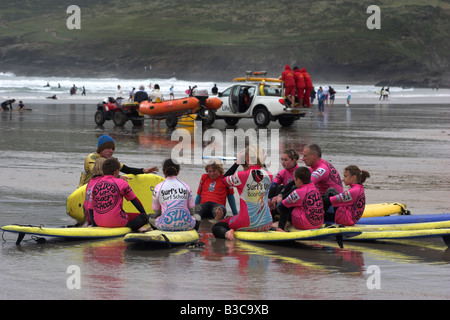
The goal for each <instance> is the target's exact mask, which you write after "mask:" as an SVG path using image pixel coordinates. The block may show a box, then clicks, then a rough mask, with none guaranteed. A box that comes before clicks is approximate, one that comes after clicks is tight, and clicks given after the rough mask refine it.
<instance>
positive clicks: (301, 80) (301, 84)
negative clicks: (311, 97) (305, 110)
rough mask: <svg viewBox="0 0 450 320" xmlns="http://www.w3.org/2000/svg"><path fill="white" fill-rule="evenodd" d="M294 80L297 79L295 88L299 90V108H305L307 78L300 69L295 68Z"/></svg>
mask: <svg viewBox="0 0 450 320" xmlns="http://www.w3.org/2000/svg"><path fill="white" fill-rule="evenodd" d="M294 79H295V88H296V90H297V100H298V102H297V106H299V107H302V106H303V95H304V93H305V89H306V85H305V77H304V76H303V73H301V72H300V69H299V68H298V67H295V68H294Z"/></svg>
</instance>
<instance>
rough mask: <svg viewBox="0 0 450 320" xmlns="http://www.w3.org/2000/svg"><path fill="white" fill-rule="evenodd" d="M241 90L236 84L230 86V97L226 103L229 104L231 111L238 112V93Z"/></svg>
mask: <svg viewBox="0 0 450 320" xmlns="http://www.w3.org/2000/svg"><path fill="white" fill-rule="evenodd" d="M240 92H241V86H240V85H236V86H234V87H232V88H231V93H230V97H229V98H228V104H229V106H230V109H231V112H233V113H238V112H239V93H240Z"/></svg>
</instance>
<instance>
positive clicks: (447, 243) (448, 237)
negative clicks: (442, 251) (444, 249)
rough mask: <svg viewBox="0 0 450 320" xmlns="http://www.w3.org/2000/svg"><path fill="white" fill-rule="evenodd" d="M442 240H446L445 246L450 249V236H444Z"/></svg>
mask: <svg viewBox="0 0 450 320" xmlns="http://www.w3.org/2000/svg"><path fill="white" fill-rule="evenodd" d="M442 239H443V240H444V242H445V244H446V245H447V246H448V247H450V236H442Z"/></svg>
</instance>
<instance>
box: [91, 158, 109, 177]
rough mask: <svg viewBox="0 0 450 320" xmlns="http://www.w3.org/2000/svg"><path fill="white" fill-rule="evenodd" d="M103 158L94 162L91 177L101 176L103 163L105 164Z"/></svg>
mask: <svg viewBox="0 0 450 320" xmlns="http://www.w3.org/2000/svg"><path fill="white" fill-rule="evenodd" d="M105 160H106V159H105V158H103V157H100V158H98V159H97V160H95V163H94V168H92V175H94V176H103V175H104V174H103V162H105Z"/></svg>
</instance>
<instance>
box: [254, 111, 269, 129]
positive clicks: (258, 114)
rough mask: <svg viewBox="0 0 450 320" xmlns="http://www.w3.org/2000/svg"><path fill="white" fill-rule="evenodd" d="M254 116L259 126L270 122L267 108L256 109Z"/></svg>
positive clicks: (264, 125)
mask: <svg viewBox="0 0 450 320" xmlns="http://www.w3.org/2000/svg"><path fill="white" fill-rule="evenodd" d="M253 117H254V118H253V119H254V121H255V124H256V125H257V126H258V127H267V126H268V125H269V123H270V117H269V112H268V111H267V109H258V110H256V111H255V114H254V115H253Z"/></svg>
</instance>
